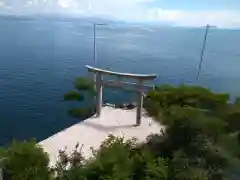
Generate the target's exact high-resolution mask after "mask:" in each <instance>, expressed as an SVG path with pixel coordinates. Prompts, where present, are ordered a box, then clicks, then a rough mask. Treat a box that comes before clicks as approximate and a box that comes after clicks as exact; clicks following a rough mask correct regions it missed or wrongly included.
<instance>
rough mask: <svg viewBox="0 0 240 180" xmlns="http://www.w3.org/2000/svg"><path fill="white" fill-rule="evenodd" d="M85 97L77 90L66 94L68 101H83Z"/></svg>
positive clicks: (65, 98) (65, 97)
mask: <svg viewBox="0 0 240 180" xmlns="http://www.w3.org/2000/svg"><path fill="white" fill-rule="evenodd" d="M83 99H84V97H83V96H82V95H81V94H79V93H78V92H77V91H71V92H69V93H67V94H65V95H64V100H66V101H82V100H83Z"/></svg>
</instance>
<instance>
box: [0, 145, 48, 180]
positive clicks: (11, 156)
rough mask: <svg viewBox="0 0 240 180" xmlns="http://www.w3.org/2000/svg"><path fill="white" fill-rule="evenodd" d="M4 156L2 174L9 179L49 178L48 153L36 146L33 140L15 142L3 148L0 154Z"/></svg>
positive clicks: (40, 179)
mask: <svg viewBox="0 0 240 180" xmlns="http://www.w3.org/2000/svg"><path fill="white" fill-rule="evenodd" d="M0 156H1V157H5V158H6V160H5V161H4V169H5V170H4V172H5V173H4V175H5V176H8V177H9V178H10V179H11V180H43V179H46V180H47V179H49V178H50V173H49V169H48V163H49V159H48V155H47V154H46V153H44V152H43V150H42V149H41V148H40V147H39V146H36V142H35V141H29V142H26V141H24V142H22V143H19V142H16V141H13V143H12V144H11V146H9V147H8V148H6V149H4V150H3V151H2V153H1V155H0Z"/></svg>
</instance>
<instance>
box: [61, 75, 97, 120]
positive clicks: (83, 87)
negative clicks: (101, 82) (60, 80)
mask: <svg viewBox="0 0 240 180" xmlns="http://www.w3.org/2000/svg"><path fill="white" fill-rule="evenodd" d="M74 87H75V89H76V90H73V91H70V92H68V93H66V94H64V100H65V101H76V102H81V101H84V100H85V99H86V100H90V101H92V102H93V97H94V95H95V90H94V84H93V82H92V81H91V80H90V79H87V78H84V77H78V78H76V80H75V82H74ZM91 99H92V100H91ZM93 103H94V102H93ZM94 112H95V108H94V104H91V105H90V107H84V108H82V107H76V108H73V109H70V110H69V111H68V114H69V115H70V116H72V117H74V118H83V119H85V118H88V117H91V116H92V115H93V114H94Z"/></svg>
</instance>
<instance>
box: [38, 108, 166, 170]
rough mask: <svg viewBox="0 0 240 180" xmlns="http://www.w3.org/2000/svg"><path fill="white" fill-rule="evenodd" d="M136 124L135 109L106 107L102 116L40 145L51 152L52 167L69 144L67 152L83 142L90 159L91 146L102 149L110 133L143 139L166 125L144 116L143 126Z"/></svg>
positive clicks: (58, 134) (83, 151) (86, 121)
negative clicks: (61, 151)
mask: <svg viewBox="0 0 240 180" xmlns="http://www.w3.org/2000/svg"><path fill="white" fill-rule="evenodd" d="M135 123H136V110H135V109H134V110H122V109H114V108H112V107H103V109H102V114H101V117H91V118H89V119H87V120H85V121H82V122H80V123H78V124H75V125H74V126H72V127H70V128H68V129H66V130H64V131H61V132H59V133H57V134H55V135H53V136H52V137H49V138H48V139H46V140H43V141H42V142H39V143H38V144H39V145H41V146H42V147H43V149H44V150H45V151H46V152H47V153H48V154H49V156H50V166H53V165H55V163H56V161H57V158H58V151H59V150H60V149H64V148H66V147H67V152H68V153H71V152H72V151H73V150H74V148H75V146H76V145H77V143H79V147H81V145H83V148H82V153H83V156H84V157H86V158H88V157H90V156H91V155H92V154H91V150H90V147H93V148H94V149H98V148H99V146H100V145H101V143H102V142H103V141H104V140H105V139H106V138H107V136H108V135H109V134H113V135H114V136H120V137H122V136H124V138H125V139H126V140H127V139H131V138H133V137H135V138H137V139H138V141H141V142H142V141H145V140H146V137H147V136H148V135H150V134H153V133H159V132H160V130H161V128H164V127H163V126H161V125H160V124H159V123H157V122H154V121H153V120H152V119H151V118H150V117H147V116H144V115H143V117H142V124H141V125H140V126H137V127H135V126H134V125H135Z"/></svg>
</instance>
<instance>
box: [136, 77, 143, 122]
mask: <svg viewBox="0 0 240 180" xmlns="http://www.w3.org/2000/svg"><path fill="white" fill-rule="evenodd" d="M141 88H142V81H141V80H139V82H138V93H137V94H138V102H137V116H136V125H137V126H139V125H140V124H141V117H142V107H143V92H142V89H141Z"/></svg>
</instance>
